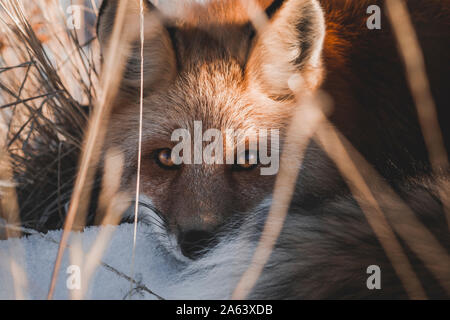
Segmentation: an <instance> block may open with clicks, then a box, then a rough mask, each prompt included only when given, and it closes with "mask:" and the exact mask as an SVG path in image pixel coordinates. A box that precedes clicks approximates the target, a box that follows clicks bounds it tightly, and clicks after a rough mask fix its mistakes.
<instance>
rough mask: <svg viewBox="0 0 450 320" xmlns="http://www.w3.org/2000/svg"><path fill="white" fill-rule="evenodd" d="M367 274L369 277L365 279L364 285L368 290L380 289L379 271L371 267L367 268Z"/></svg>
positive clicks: (374, 266)
mask: <svg viewBox="0 0 450 320" xmlns="http://www.w3.org/2000/svg"><path fill="white" fill-rule="evenodd" d="M366 272H367V274H370V276H369V277H368V278H367V281H366V285H367V289H369V290H375V289H376V290H380V289H381V269H380V267H379V266H377V265H371V266H368V267H367V271H366Z"/></svg>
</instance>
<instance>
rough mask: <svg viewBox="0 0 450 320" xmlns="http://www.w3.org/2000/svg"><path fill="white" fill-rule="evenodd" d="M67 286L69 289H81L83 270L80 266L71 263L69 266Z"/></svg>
mask: <svg viewBox="0 0 450 320" xmlns="http://www.w3.org/2000/svg"><path fill="white" fill-rule="evenodd" d="M66 273H67V274H68V275H69V276H68V277H67V281H66V286H67V289H69V290H81V270H80V267H79V266H76V265H71V266H69V267H68V268H67V270H66Z"/></svg>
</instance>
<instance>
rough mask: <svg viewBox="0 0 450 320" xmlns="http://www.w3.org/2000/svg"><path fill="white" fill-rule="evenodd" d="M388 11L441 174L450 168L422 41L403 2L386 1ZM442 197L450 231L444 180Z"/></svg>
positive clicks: (431, 154)
mask: <svg viewBox="0 0 450 320" xmlns="http://www.w3.org/2000/svg"><path fill="white" fill-rule="evenodd" d="M386 9H387V12H388V16H389V19H390V22H391V24H392V26H393V30H394V34H395V36H396V39H397V43H398V47H399V52H400V54H401V56H402V58H403V61H404V63H405V68H406V75H407V80H408V84H409V87H410V89H411V93H412V96H413V98H414V101H415V104H416V110H417V114H418V116H419V122H420V126H421V129H422V134H423V137H424V139H425V143H426V146H427V149H428V156H429V158H430V163H431V165H432V168H433V171H434V172H435V173H436V174H439V173H440V172H441V171H443V172H445V170H448V169H450V167H449V162H448V154H447V150H446V149H445V145H444V139H443V136H442V132H441V130H440V125H439V120H438V115H437V111H436V105H435V103H434V99H433V96H432V94H431V90H430V83H429V81H428V78H427V74H426V70H425V61H424V57H423V53H422V50H421V48H420V44H419V40H418V39H417V35H416V32H415V30H414V26H413V24H412V21H411V17H410V14H409V12H408V8H407V6H406V4H405V1H404V0H386ZM441 183H442V185H440V186H438V190H439V195H440V198H441V201H442V203H443V205H444V209H445V212H446V217H447V223H448V226H449V230H450V195H449V194H450V183H449V182H448V181H442V182H441Z"/></svg>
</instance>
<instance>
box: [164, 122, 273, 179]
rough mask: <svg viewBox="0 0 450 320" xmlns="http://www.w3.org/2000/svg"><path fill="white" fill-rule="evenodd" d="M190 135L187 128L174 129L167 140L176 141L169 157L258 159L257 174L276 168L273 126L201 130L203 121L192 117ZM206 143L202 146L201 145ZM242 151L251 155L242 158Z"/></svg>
mask: <svg viewBox="0 0 450 320" xmlns="http://www.w3.org/2000/svg"><path fill="white" fill-rule="evenodd" d="M193 135H194V136H193V137H192V135H191V132H190V131H189V130H188V129H176V130H175V131H174V132H173V133H172V137H171V140H172V141H174V142H178V144H177V145H176V146H175V147H174V148H173V149H172V154H171V156H172V160H173V162H174V163H175V164H176V165H180V164H230V165H232V164H245V163H246V161H248V162H249V163H250V164H256V163H259V164H261V165H262V167H261V175H275V174H277V173H278V169H279V166H280V165H279V162H280V161H279V158H280V155H279V144H280V134H279V130H277V129H271V130H267V129H259V130H236V131H235V130H232V129H227V130H226V131H225V133H223V132H222V131H220V130H218V129H208V130H206V131H205V132H203V123H202V122H201V121H194V130H193ZM205 143H206V146H204V145H205ZM246 152H251V153H252V154H255V155H256V156H255V157H251V158H250V159H246V157H241V156H240V155H242V154H245V153H246Z"/></svg>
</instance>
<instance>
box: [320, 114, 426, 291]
mask: <svg viewBox="0 0 450 320" xmlns="http://www.w3.org/2000/svg"><path fill="white" fill-rule="evenodd" d="M316 134H317V137H318V140H319V142H320V143H321V144H322V146H323V147H324V149H325V151H326V152H327V153H328V155H329V156H330V157H331V159H333V161H334V162H335V163H336V165H337V166H338V168H339V170H340V171H341V173H342V174H343V176H344V177H345V178H346V179H347V181H348V184H349V187H350V190H351V192H352V194H353V196H354V197H355V199H356V200H357V201H358V204H359V205H360V207H361V209H362V211H363V212H364V214H365V216H366V218H367V221H368V222H369V224H370V226H371V228H372V230H373V231H374V233H375V235H376V237H377V238H378V240H379V241H380V243H381V245H382V246H383V249H384V251H385V252H386V255H387V256H388V258H389V260H390V261H391V263H392V265H393V267H394V270H395V271H396V274H397V276H398V277H399V278H400V280H401V282H402V284H403V286H404V288H405V289H406V292H407V294H408V296H409V297H410V298H412V299H426V294H425V291H424V289H423V287H422V285H421V283H420V281H419V279H418V277H417V275H416V274H415V272H414V270H413V268H412V266H411V264H410V262H409V260H408V257H407V256H406V254H405V253H404V251H403V248H402V247H401V245H400V243H399V242H398V240H397V237H396V236H395V233H394V232H393V230H392V228H391V226H390V225H389V223H388V221H387V220H386V217H385V215H384V214H383V211H382V209H381V208H380V205H379V204H378V202H377V200H376V199H375V196H374V195H373V193H372V191H371V190H370V188H369V186H368V185H367V183H366V181H369V180H365V179H364V178H363V177H362V175H361V173H360V171H359V170H358V168H361V166H360V163H358V165H356V164H355V163H354V161H353V160H352V159H353V157H352V156H350V155H349V154H348V152H347V150H346V149H345V148H344V146H343V145H342V143H341V141H340V140H339V138H338V135H337V133H336V131H335V129H334V128H333V126H332V125H331V124H330V123H327V124H326V126H325V125H323V126H322V127H321V128H320V129H319V130H318V131H317V133H316Z"/></svg>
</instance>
